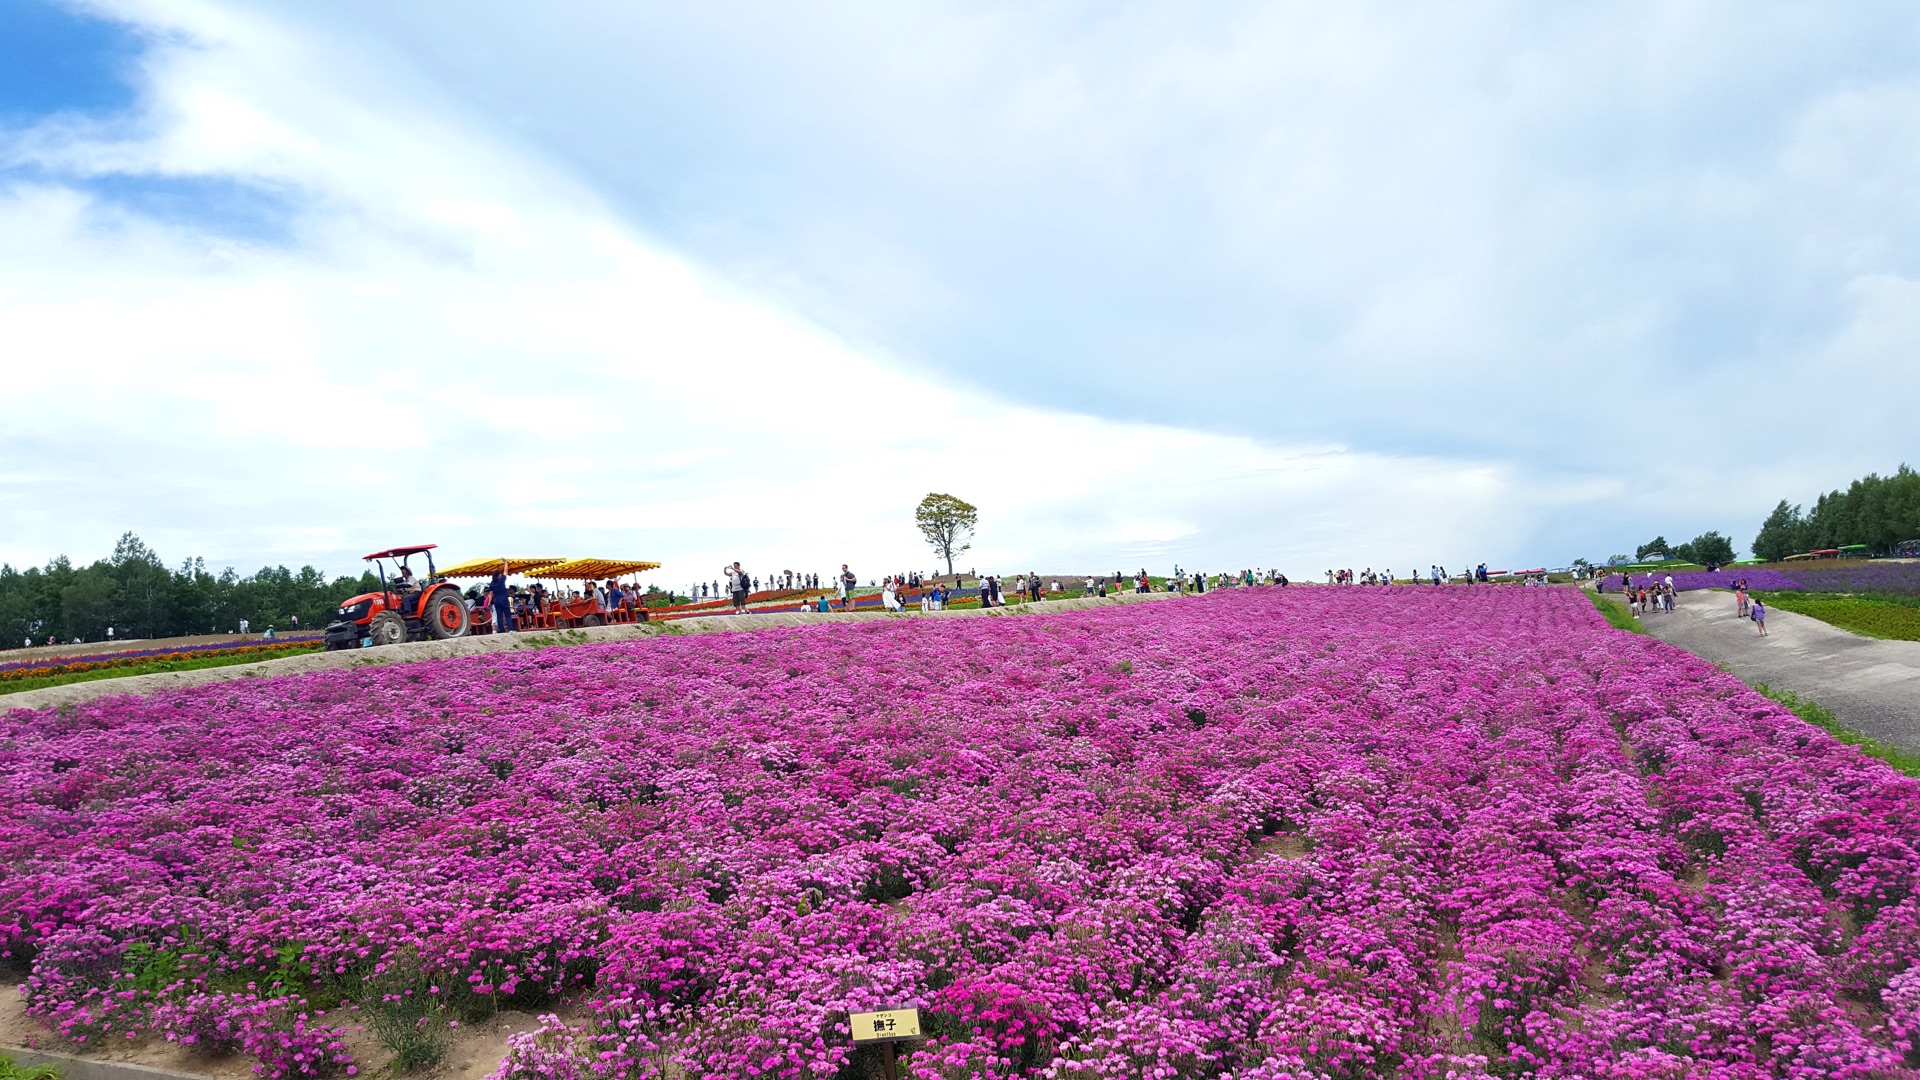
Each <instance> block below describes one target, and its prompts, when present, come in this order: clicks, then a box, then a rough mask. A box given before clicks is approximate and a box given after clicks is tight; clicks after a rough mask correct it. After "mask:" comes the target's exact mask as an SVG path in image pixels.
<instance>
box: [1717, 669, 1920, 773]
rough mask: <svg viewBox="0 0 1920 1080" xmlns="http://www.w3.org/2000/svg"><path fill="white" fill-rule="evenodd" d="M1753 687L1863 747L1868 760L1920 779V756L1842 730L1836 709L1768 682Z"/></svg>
mask: <svg viewBox="0 0 1920 1080" xmlns="http://www.w3.org/2000/svg"><path fill="white" fill-rule="evenodd" d="M1753 688H1754V689H1755V690H1758V691H1759V692H1760V694H1761V696H1762V697H1766V698H1770V699H1772V700H1774V701H1777V702H1779V703H1780V704H1782V705H1784V706H1786V708H1787V711H1788V712H1790V713H1792V714H1793V715H1795V716H1797V717H1799V718H1800V719H1802V720H1805V721H1806V722H1807V723H1809V724H1812V725H1813V726H1814V727H1817V728H1820V729H1821V730H1823V731H1825V732H1826V733H1827V734H1829V735H1832V736H1833V737H1834V738H1836V739H1839V740H1840V741H1841V742H1843V743H1846V744H1847V745H1848V746H1857V747H1859V748H1860V752H1861V753H1864V754H1866V755H1867V756H1868V757H1875V758H1879V759H1880V760H1881V761H1884V762H1886V763H1887V764H1889V765H1891V766H1893V767H1894V768H1896V769H1899V770H1900V771H1901V772H1903V773H1906V774H1907V775H1908V776H1920V755H1917V754H1910V753H1908V752H1906V751H1905V750H1902V749H1900V748H1899V747H1897V746H1890V745H1888V744H1886V743H1883V742H1881V741H1880V740H1878V739H1876V738H1873V737H1872V736H1870V735H1862V734H1860V733H1859V732H1857V731H1851V730H1849V729H1847V728H1845V727H1842V726H1841V725H1840V720H1839V718H1838V717H1836V716H1834V715H1833V710H1832V709H1829V708H1827V707H1826V706H1824V705H1822V704H1820V703H1819V702H1817V701H1808V700H1807V699H1805V698H1802V697H1801V696H1800V695H1798V694H1796V693H1794V692H1793V691H1791V690H1775V689H1773V688H1772V687H1770V686H1768V685H1767V684H1766V683H1755V684H1754V686H1753Z"/></svg>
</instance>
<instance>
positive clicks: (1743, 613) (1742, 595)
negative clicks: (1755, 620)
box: [1733, 581, 1747, 619]
mask: <svg viewBox="0 0 1920 1080" xmlns="http://www.w3.org/2000/svg"><path fill="white" fill-rule="evenodd" d="M1733 614H1734V616H1735V617H1736V618H1741V619H1744V618H1746V617H1747V587H1746V585H1744V584H1742V583H1741V582H1738V581H1736V582H1734V583H1733Z"/></svg>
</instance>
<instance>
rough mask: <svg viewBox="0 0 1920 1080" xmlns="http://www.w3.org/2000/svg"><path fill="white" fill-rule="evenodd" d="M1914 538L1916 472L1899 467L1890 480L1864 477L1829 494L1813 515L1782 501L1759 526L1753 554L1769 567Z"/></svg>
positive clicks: (1918, 506)
mask: <svg viewBox="0 0 1920 1080" xmlns="http://www.w3.org/2000/svg"><path fill="white" fill-rule="evenodd" d="M1915 539H1920V473H1917V472H1915V471H1914V470H1913V469H1911V468H1908V467H1907V466H1906V465H1901V466H1900V468H1899V469H1897V470H1895V472H1894V473H1893V475H1892V476H1880V475H1878V474H1876V473H1868V474H1867V475H1866V476H1863V477H1861V478H1860V479H1858V480H1855V481H1854V482H1853V483H1852V484H1850V485H1848V486H1847V489H1846V490H1845V491H1839V490H1834V491H1829V492H1827V493H1826V494H1825V495H1822V496H1820V498H1819V499H1817V500H1815V502H1814V504H1813V510H1812V511H1811V512H1806V513H1803V512H1802V510H1801V508H1800V507H1799V506H1798V505H1794V504H1789V503H1788V502H1787V501H1786V500H1785V499H1782V500H1780V504H1779V505H1778V506H1775V507H1774V508H1773V512H1772V513H1770V514H1768V515H1767V519H1766V521H1764V522H1762V523H1761V525H1760V533H1759V535H1758V536H1755V537H1754V540H1753V553H1754V555H1755V556H1757V557H1759V558H1762V559H1766V560H1768V561H1769V562H1772V561H1775V560H1779V559H1784V558H1786V557H1787V556H1788V555H1795V554H1798V553H1800V552H1803V551H1814V550H1817V549H1820V548H1837V547H1845V546H1847V545H1849V544H1865V545H1866V546H1867V547H1868V548H1869V549H1871V550H1873V551H1875V552H1884V551H1891V550H1892V549H1893V547H1894V546H1895V545H1897V544H1899V543H1900V542H1902V541H1904V540H1915Z"/></svg>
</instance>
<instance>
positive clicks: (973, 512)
mask: <svg viewBox="0 0 1920 1080" xmlns="http://www.w3.org/2000/svg"><path fill="white" fill-rule="evenodd" d="M979 522H980V508H979V507H977V506H975V505H973V504H972V503H970V502H968V501H966V500H965V499H962V498H959V497H958V496H954V495H943V494H941V493H939V492H937V491H936V492H933V493H931V494H929V495H928V496H927V497H926V498H924V499H921V500H920V505H919V506H917V507H915V508H914V511H913V523H914V524H915V525H916V526H918V527H919V529H920V534H921V535H922V536H925V537H926V538H927V543H929V544H931V545H933V553H934V555H936V556H938V557H939V558H942V559H945V560H946V561H947V573H949V574H951V573H953V557H954V556H955V555H958V554H960V553H961V552H963V551H966V550H968V549H969V548H971V547H972V546H973V545H972V544H969V543H967V541H968V540H969V539H972V537H973V530H974V526H976V525H978V524H979Z"/></svg>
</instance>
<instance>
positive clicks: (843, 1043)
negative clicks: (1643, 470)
mask: <svg viewBox="0 0 1920 1080" xmlns="http://www.w3.org/2000/svg"><path fill="white" fill-rule="evenodd" d="M0 738H3V739H4V741H0V785H4V790H3V792H0V795H3V797H4V798H5V800H6V805H7V806H8V807H9V808H10V813H9V814H8V816H7V818H6V819H5V821H6V824H5V828H4V831H3V832H0V845H3V846H4V858H5V862H4V867H5V870H4V876H0V935H4V941H3V942H0V944H4V948H5V949H6V950H7V951H8V955H9V957H10V958H11V959H12V961H13V962H15V963H17V964H22V965H26V966H27V967H29V969H30V974H29V975H28V978H27V982H26V984H25V985H26V992H27V994H28V998H29V1006H30V1009H31V1010H32V1012H33V1013H34V1014H35V1015H37V1016H40V1017H43V1018H45V1019H46V1021H47V1022H48V1023H50V1024H52V1025H55V1026H56V1027H58V1028H59V1029H60V1030H62V1031H64V1032H65V1033H66V1034H68V1035H69V1036H71V1037H73V1038H76V1039H82V1038H84V1039H87V1040H92V1041H97V1040H100V1039H105V1038H124V1037H126V1036H127V1035H129V1034H131V1035H136V1036H137V1035H142V1034H159V1035H161V1036H165V1037H172V1038H176V1039H193V1040H195V1041H197V1042H201V1043H206V1044H210V1045H213V1046H217V1047H224V1048H231V1049H235V1050H239V1051H241V1052H245V1053H248V1054H252V1055H255V1056H256V1057H258V1058H259V1059H260V1060H261V1063H262V1070H263V1071H267V1072H271V1073H273V1074H274V1075H277V1076H295V1075H320V1074H325V1073H328V1072H333V1071H339V1070H344V1069H347V1068H351V1067H353V1066H352V1063H351V1062H349V1061H347V1060H346V1055H345V1053H344V1051H343V1050H342V1049H341V1047H340V1044H339V1039H338V1034H339V1033H338V1031H337V1030H336V1029H335V1028H333V1027H332V1026H330V1025H331V1020H330V1019H329V1018H328V1017H327V1016H324V1015H321V1014H319V1013H318V1011H317V1010H313V1009H311V1008H309V1007H308V1006H307V1004H306V1001H304V1000H302V998H303V996H307V995H311V994H315V993H317V992H320V991H324V990H326V989H327V988H328V987H332V988H334V992H339V988H340V987H343V986H344V987H349V988H351V987H352V986H354V985H367V986H372V985H375V984H377V983H378V981H379V980H380V979H381V978H384V977H390V976H392V973H393V972H396V971H404V972H408V973H418V974H419V975H420V977H421V978H423V979H425V980H427V981H428V982H430V983H431V985H432V990H431V992H433V993H435V994H439V995H443V996H444V997H445V1000H446V1006H447V1008H449V1009H462V1008H468V1007H470V1006H472V1005H474V1004H475V1003H477V1002H490V1003H500V1004H511V1005H514V1006H515V1007H519V1008H527V1009H533V1010H539V1011H546V1010H548V1009H550V1008H551V1009H553V1010H554V1011H557V1012H559V1013H561V1014H562V1015H564V1016H565V1017H567V1018H566V1019H561V1018H559V1017H555V1016H549V1017H547V1018H546V1020H545V1023H544V1024H543V1026H542V1027H541V1029H540V1030H539V1031H537V1032H535V1033H532V1034H529V1035H525V1036H520V1037H518V1038H516V1039H515V1040H514V1043H513V1047H512V1050H511V1051H510V1053H509V1055H508V1057H507V1059H506V1060H505V1061H504V1062H503V1063H502V1065H501V1068H500V1070H499V1073H498V1074H497V1075H498V1076H499V1077H500V1078H501V1080H599V1078H622V1080H625V1078H639V1077H657V1076H668V1075H685V1076H688V1077H743V1076H744V1077H778V1078H827V1077H834V1076H839V1075H861V1074H863V1073H864V1072H865V1071H866V1070H868V1069H870V1068H871V1067H872V1064H873V1060H874V1059H873V1058H872V1056H871V1055H872V1054H873V1051H871V1050H867V1049H861V1050H856V1049H855V1048H854V1047H853V1046H852V1045H851V1044H850V1041H849V1033H850V1027H849V1024H848V1014H849V1012H852V1011H859V1010H866V1009H871V1008H881V1007H904V1006H913V1007H917V1008H919V1009H920V1010H921V1016H922V1021H923V1026H924V1028H925V1029H926V1031H927V1034H928V1038H927V1039H926V1040H925V1041H924V1042H921V1043H916V1044H909V1045H907V1046H904V1047H902V1064H903V1068H904V1069H905V1070H906V1072H907V1074H908V1075H911V1076H916V1077H945V1078H956V1080H957V1078H960V1077H974V1076H1007V1077H1013V1076H1024V1077H1047V1078H1053V1080H1092V1078H1096V1077H1156V1078H1158V1077H1223V1078H1232V1080H1282V1078H1287V1080H1304V1078H1343V1080H1344V1078H1360V1077H1406V1078H1413V1080H1422V1078H1434V1080H1439V1078H1443V1077H1455V1078H1488V1077H1495V1076H1500V1077H1508V1076H1519V1075H1532V1076H1539V1077H1551V1078H1598V1080H1629V1078H1632V1080H1682V1078H1687V1080H1691V1078H1708V1077H1714V1078H1720V1077H1725V1078H1741V1080H1746V1078H1754V1080H1758V1078H1762V1077H1767V1078H1780V1077H1791V1078H1807V1080H1812V1078H1816V1077H1819V1078H1829V1077H1855V1078H1868V1077H1911V1076H1914V1075H1915V1072H1914V1071H1913V1067H1914V1066H1915V1065H1916V1064H1920V966H1916V964H1917V962H1920V890H1917V889H1916V884H1920V854H1917V853H1916V851H1915V848H1914V837H1916V836H1917V835H1920V828H1917V826H1920V784H1917V783H1916V782H1915V781H1913V780H1911V779H1909V778H1907V777H1905V776H1902V775H1900V774H1899V773H1897V772H1895V771H1893V770H1892V769H1890V768H1889V767H1887V766H1886V765H1884V764H1883V763H1881V762H1878V761H1875V760H1873V759H1870V758H1867V757H1864V756H1863V755H1861V754H1860V753H1859V752H1857V751H1856V750H1854V749H1852V748H1850V747H1846V746H1843V745H1841V744H1839V743H1838V742H1836V741H1835V740H1834V739H1832V738H1831V737H1829V736H1828V735H1826V734H1825V733H1823V732H1821V731H1819V730H1817V729H1815V728H1812V727H1810V726H1808V725H1806V724H1804V723H1802V722H1801V721H1799V720H1798V719H1796V718H1795V717H1793V716H1792V715H1790V714H1788V713H1786V712H1785V711H1783V710H1782V709H1780V708H1779V707H1777V706H1775V705H1774V704H1772V703H1771V702H1768V701H1767V700H1765V699H1764V698H1761V697H1759V696H1758V695H1756V694H1754V693H1753V692H1751V691H1750V690H1748V689H1747V688H1746V687H1745V686H1743V685H1742V684H1740V683H1739V682H1738V681H1736V680H1734V679H1733V678H1732V677H1731V676H1728V675H1726V674H1724V673H1722V672H1720V671H1719V670H1717V669H1715V668H1713V667H1711V666H1709V665H1706V664H1703V663H1700V662H1698V661H1695V660H1693V659H1692V658H1690V657H1687V656H1686V655H1685V654H1683V653H1679V652H1677V651H1676V650H1673V649H1672V648H1670V647H1668V646H1666V645H1663V644H1661V643H1659V642H1657V641H1651V640H1649V639H1646V638H1644V637H1639V636H1635V635H1629V634H1624V633H1621V632H1618V631H1614V630H1610V629H1608V628H1607V627H1606V625H1605V623H1604V622H1603V621H1602V620H1601V619H1600V617H1599V615H1598V613H1597V612H1595V611H1594V610H1593V609H1592V607H1591V605H1589V604H1588V603H1587V602H1586V601H1585V599H1583V598H1582V597H1581V596H1580V595H1579V594H1578V593H1576V592H1574V591H1572V590H1566V589H1494V590H1486V591H1481V590H1471V591H1469V590H1452V589H1415V588H1383V589H1285V590H1282V589H1236V590H1229V591H1223V592H1220V593H1216V594H1212V595H1208V596H1205V597H1199V598H1189V599H1185V600H1173V601H1167V602H1162V603H1156V604H1146V605H1136V606H1129V607H1122V608H1110V609H1102V610H1096V611H1085V612H1075V613H1068V614H1060V615H1053V616H1028V617H1022V618H1011V619H978V620H963V619H955V620H901V621H896V622H884V623H862V624H843V625H827V626H819V627H807V628H793V629H782V630H771V631H760V632H747V633H736V634H711V635H700V636H686V637H667V638H661V639H655V640H651V641H645V642H635V643H625V644H609V645H595V646H580V647H575V648H566V649H549V650H543V651H539V652H530V653H520V654H502V655H492V656H484V657H470V658H464V659H457V660H446V661H434V662H425V663H417V664H409V665H405V666H401V667H393V668H384V669H363V670H356V671H338V672H324V673H313V674H309V675H302V676H296V677H290V678H285V679H276V680H245V681H239V682H233V683H225V684H220V685H218V686H214V687H208V688H203V689H200V690H193V691H182V692H176V693H170V694H165V695H160V696H156V697H152V698H147V699H132V698H108V699H100V700H97V701H95V702H93V703H90V704H86V705H80V706H74V707H71V708H68V709H64V710H61V711H40V712H28V711H25V710H17V711H14V712H11V713H9V714H7V716H6V719H5V723H4V733H3V734H0ZM408 977H412V975H409V976H408ZM356 980H357V982H356ZM249 983H251V984H252V985H251V987H249V986H248V984H249ZM347 996H348V997H352V996H353V995H352V994H351V993H348V994H347ZM562 1006H564V1007H562ZM858 1058H864V1059H866V1060H864V1061H863V1060H857V1059H858Z"/></svg>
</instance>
